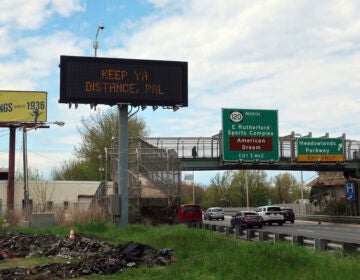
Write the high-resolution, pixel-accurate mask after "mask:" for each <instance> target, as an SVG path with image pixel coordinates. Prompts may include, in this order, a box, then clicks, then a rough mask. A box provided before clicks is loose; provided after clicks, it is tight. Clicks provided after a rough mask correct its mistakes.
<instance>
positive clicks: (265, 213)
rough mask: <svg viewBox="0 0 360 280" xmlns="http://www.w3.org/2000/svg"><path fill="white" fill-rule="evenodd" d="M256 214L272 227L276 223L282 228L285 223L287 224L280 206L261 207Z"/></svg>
mask: <svg viewBox="0 0 360 280" xmlns="http://www.w3.org/2000/svg"><path fill="white" fill-rule="evenodd" d="M256 212H258V214H259V215H260V216H261V217H262V218H263V220H264V224H268V225H272V223H276V224H278V225H279V226H282V225H283V223H285V220H284V215H283V214H282V210H281V208H280V207H279V206H273V205H267V206H260V207H258V209H257V210H256Z"/></svg>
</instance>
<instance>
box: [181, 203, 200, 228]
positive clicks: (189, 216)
mask: <svg viewBox="0 0 360 280" xmlns="http://www.w3.org/2000/svg"><path fill="white" fill-rule="evenodd" d="M175 221H176V222H177V223H189V222H202V210H201V207H200V205H198V204H181V205H179V207H178V209H176V212H175Z"/></svg>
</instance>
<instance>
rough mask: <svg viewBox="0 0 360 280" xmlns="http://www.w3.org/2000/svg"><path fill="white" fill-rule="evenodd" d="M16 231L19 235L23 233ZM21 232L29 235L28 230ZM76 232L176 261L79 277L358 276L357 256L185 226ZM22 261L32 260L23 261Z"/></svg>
mask: <svg viewBox="0 0 360 280" xmlns="http://www.w3.org/2000/svg"><path fill="white" fill-rule="evenodd" d="M17 230H19V229H17ZM21 231H22V232H24V229H21ZM26 231H27V232H29V233H30V232H35V231H34V230H31V229H27V230H26ZM79 232H81V233H88V234H94V235H97V236H99V237H100V238H103V239H105V240H106V241H108V242H110V243H116V244H120V243H124V242H127V241H136V242H141V243H145V244H148V245H150V246H152V247H154V248H156V249H161V248H171V249H174V251H175V258H176V260H175V262H173V263H172V264H171V265H169V266H167V267H152V268H146V267H142V268H138V269H128V270H126V271H123V272H119V273H117V274H114V275H111V276H100V275H92V276H89V277H87V278H81V279H123V280H130V279H137V280H142V279H144V280H145V279H146V280H149V279H150V280H151V279H157V280H161V279H164V280H170V279H178V280H182V279H184V280H185V279H186V280H188V279H196V280H222V279H224V280H231V279H236V280H238V279H250V280H251V279H259V280H260V279H267V280H269V279H270V280H271V279H276V280H277V279H291V280H296V279H306V280H308V279H326V280H331V279H347V280H349V279H359V275H360V256H359V255H357V254H355V255H345V254H343V253H342V252H340V251H337V252H332V253H329V252H328V253H326V252H315V251H311V250H309V249H306V248H303V247H300V246H297V245H292V244H289V243H285V242H277V243H274V242H261V243H260V242H246V241H239V240H236V239H234V237H226V236H225V235H222V234H220V233H216V232H212V231H207V230H199V229H195V228H188V227H186V226H185V225H176V226H167V225H163V226H159V227H152V226H144V225H130V226H127V227H122V228H118V227H115V226H113V225H111V224H108V223H93V224H86V225H75V234H76V233H79ZM36 233H52V234H65V235H68V234H69V229H68V228H61V227H54V228H51V229H41V230H36ZM27 261H31V262H32V263H33V262H34V260H24V262H27ZM40 261H41V262H42V261H43V258H42V259H41V260H40ZM0 264H1V263H0ZM14 265H16V264H14Z"/></svg>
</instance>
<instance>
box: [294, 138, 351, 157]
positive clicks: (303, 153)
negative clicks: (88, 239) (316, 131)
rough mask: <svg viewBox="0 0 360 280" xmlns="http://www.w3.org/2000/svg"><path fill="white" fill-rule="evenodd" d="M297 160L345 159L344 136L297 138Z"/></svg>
mask: <svg viewBox="0 0 360 280" xmlns="http://www.w3.org/2000/svg"><path fill="white" fill-rule="evenodd" d="M296 142H297V160H298V161H299V162H300V161H303V162H315V161H325V162H336V161H343V160H345V155H344V143H343V139H342V138H308V137H301V138H298V139H297V141H296Z"/></svg>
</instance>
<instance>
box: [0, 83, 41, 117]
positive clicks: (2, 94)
mask: <svg viewBox="0 0 360 280" xmlns="http://www.w3.org/2000/svg"><path fill="white" fill-rule="evenodd" d="M46 121H47V92H44V91H3V90H0V123H4V122H6V123H8V122H17V123H18V122H46Z"/></svg>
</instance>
